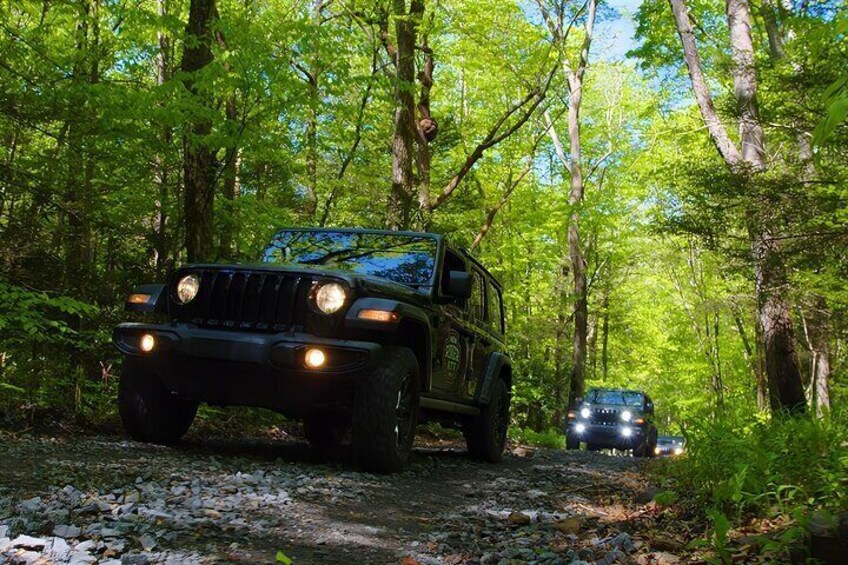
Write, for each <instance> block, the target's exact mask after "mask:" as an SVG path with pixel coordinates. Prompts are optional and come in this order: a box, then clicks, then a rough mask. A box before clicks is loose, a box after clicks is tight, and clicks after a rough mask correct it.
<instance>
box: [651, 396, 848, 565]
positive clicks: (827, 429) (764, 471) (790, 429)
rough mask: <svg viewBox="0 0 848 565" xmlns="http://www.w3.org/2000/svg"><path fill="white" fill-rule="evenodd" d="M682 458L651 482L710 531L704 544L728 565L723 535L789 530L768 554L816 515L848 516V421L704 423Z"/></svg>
mask: <svg viewBox="0 0 848 565" xmlns="http://www.w3.org/2000/svg"><path fill="white" fill-rule="evenodd" d="M684 435H685V436H686V439H687V444H686V450H687V454H686V456H684V457H681V458H677V459H673V460H662V461H657V462H656V464H655V465H654V466H653V472H654V473H655V475H656V478H657V479H659V480H660V481H661V482H663V483H664V484H665V485H671V486H672V488H674V489H676V490H677V491H679V492H680V493H681V494H683V495H685V496H683V497H681V498H682V499H684V500H687V501H688V503H689V504H690V505H691V507H692V508H694V509H696V510H697V511H699V512H702V513H703V517H704V518H705V520H706V522H708V523H709V524H711V527H710V529H709V531H708V532H707V536H706V539H705V540H704V541H703V543H704V544H705V545H707V546H709V547H710V548H711V549H712V550H713V553H714V555H715V556H716V560H717V561H718V562H722V561H726V560H727V558H728V555H729V553H728V552H727V549H726V544H727V531H728V529H729V528H731V527H733V526H738V525H741V524H743V523H746V522H750V521H751V519H757V518H763V519H769V520H774V521H779V522H781V523H784V524H787V527H786V528H784V530H783V532H782V534H781V535H779V536H777V538H773V539H772V543H771V544H770V546H769V548H770V549H772V550H775V549H780V547H779V546H780V545H781V543H784V544H786V545H788V544H791V543H794V542H795V541H796V540H798V539H799V538H800V537H801V535H802V533H803V529H804V525H805V522H806V521H807V520H808V519H809V518H810V516H811V515H812V514H813V512H818V513H825V514H833V515H835V514H837V513H841V512H845V511H846V510H848V414H846V413H844V412H837V413H832V414H828V415H826V416H825V417H824V418H823V419H818V418H816V417H814V416H811V415H803V416H795V417H789V416H779V417H773V418H768V417H765V416H749V417H741V416H738V417H729V416H722V417H717V418H715V419H713V420H703V421H701V422H699V423H697V424H694V425H692V426H691V427H690V428H689V429H688V430H686V432H685V434H684Z"/></svg>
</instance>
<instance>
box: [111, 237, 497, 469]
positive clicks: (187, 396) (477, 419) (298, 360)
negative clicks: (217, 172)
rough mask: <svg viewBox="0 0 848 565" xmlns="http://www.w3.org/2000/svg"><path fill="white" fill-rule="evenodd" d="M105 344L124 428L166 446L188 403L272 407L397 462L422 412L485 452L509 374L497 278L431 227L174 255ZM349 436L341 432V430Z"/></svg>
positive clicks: (133, 298) (488, 454) (332, 441)
mask: <svg viewBox="0 0 848 565" xmlns="http://www.w3.org/2000/svg"><path fill="white" fill-rule="evenodd" d="M126 307H127V309H128V310H130V311H135V312H149V313H155V314H157V315H158V316H159V318H160V319H159V323H125V324H121V325H119V326H118V327H117V328H115V331H114V335H113V339H114V342H115V344H116V345H117V347H118V349H119V350H120V351H121V353H123V354H124V355H125V356H126V358H125V361H124V366H123V371H122V375H121V386H120V393H119V398H118V401H119V408H120V414H121V419H122V421H123V424H124V428H125V429H126V431H127V433H128V434H129V436H130V437H132V438H134V439H138V440H141V441H148V442H156V443H167V442H172V441H175V440H177V439H179V438H180V437H181V436H182V435H183V434H185V432H186V431H187V430H188V428H189V426H190V425H191V423H192V420H193V419H194V416H195V413H196V411H197V407H198V404H199V403H200V402H207V403H209V404H214V405H220V406H223V405H244V406H256V407H264V408H270V409H273V410H276V411H278V412H280V413H282V414H284V415H286V416H288V417H293V418H300V419H302V420H303V422H304V427H305V432H306V436H307V438H308V439H309V441H310V442H311V443H312V444H314V445H317V446H324V447H329V446H333V445H336V444H339V443H341V442H342V441H343V440H345V439H346V438H348V437H349V440H350V442H351V443H352V447H353V453H354V457H355V459H356V460H357V462H358V463H359V464H360V465H361V466H362V467H364V468H365V469H368V470H374V471H379V472H391V471H395V470H398V469H399V468H401V466H402V465H403V464H404V462H405V461H406V460H407V458H408V456H409V454H410V451H411V450H412V443H413V440H414V436H415V427H416V425H417V424H418V422H419V421H420V420H422V419H427V420H437V421H439V422H441V423H443V424H446V425H449V426H457V427H461V429H462V430H463V432H464V435H465V438H466V442H467V445H468V451H469V452H470V453H471V455H473V456H474V457H476V458H479V459H482V460H485V461H491V462H497V461H500V459H501V456H502V452H503V449H504V444H505V442H506V431H507V426H508V423H509V403H510V390H511V386H512V368H511V364H510V360H509V357H508V356H507V355H506V353H505V349H504V344H503V333H504V314H503V302H502V290H501V287H500V285H499V284H498V282H497V281H496V280H495V279H494V278H493V277H492V276H491V275H490V274H489V273H488V272H487V271H486V269H484V268H483V266H482V265H481V264H480V263H478V262H477V261H476V260H475V259H474V258H472V257H471V256H469V255H468V254H467V253H465V252H462V251H458V250H455V249H453V248H451V247H449V246H448V245H447V244H446V242H445V240H444V239H443V238H442V237H441V236H439V235H435V234H429V233H411V232H390V231H378V230H363V229H285V230H283V231H280V232H279V233H278V234H277V235H276V236H275V237H274V239H273V241H272V242H271V244H270V245H269V246H268V247H267V248H266V249H265V252H264V253H263V255H262V260H261V263H258V264H255V265H212V264H209V265H206V264H204V265H188V266H186V267H183V268H180V269H177V270H176V271H175V272H174V273H172V274H171V276H170V277H169V279H168V282H167V284H164V285H145V286H141V287H138V288H136V289H135V290H134V291H133V293H132V294H131V295H130V296H129V298H128V300H127V304H126ZM348 432H350V433H349V434H348Z"/></svg>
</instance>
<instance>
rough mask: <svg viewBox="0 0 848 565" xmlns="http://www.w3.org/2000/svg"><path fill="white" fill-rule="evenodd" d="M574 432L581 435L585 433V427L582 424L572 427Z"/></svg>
mask: <svg viewBox="0 0 848 565" xmlns="http://www.w3.org/2000/svg"><path fill="white" fill-rule="evenodd" d="M574 431H575V432H577V433H578V434H582V433H583V432H585V431H586V426H585V425H583V424H577V425H576V426H574Z"/></svg>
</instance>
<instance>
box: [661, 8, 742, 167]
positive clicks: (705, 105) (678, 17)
mask: <svg viewBox="0 0 848 565" xmlns="http://www.w3.org/2000/svg"><path fill="white" fill-rule="evenodd" d="M669 3H670V4H671V11H672V12H673V13H674V21H675V23H676V24H677V34H678V35H679V36H680V42H681V44H682V45H683V57H684V59H685V60H686V66H687V68H688V69H689V78H690V79H691V81H692V90H693V91H694V93H695V99H696V100H697V102H698V108H699V109H700V110H701V117H703V119H704V123H705V124H706V126H707V130H708V131H709V132H710V137H711V138H712V140H713V143H714V144H715V146H716V149H718V152H719V154H721V156H722V158H723V159H724V160H725V162H726V163H727V165H728V167H729V168H730V169H731V170H736V169H737V168H738V167H739V165H740V164H741V162H742V154H741V153H740V151H739V149H738V148H737V147H736V145H734V143H733V141H732V140H731V139H730V136H728V135H727V130H726V129H725V127H724V124H722V123H721V120H720V119H719V117H718V114H716V110H715V106H714V105H713V100H712V97H711V96H710V89H709V87H708V86H707V81H706V79H705V78H704V71H703V68H702V67H701V57H700V56H699V55H698V47H697V45H696V44H695V34H694V33H693V31H692V23H691V21H690V20H689V14H688V12H687V9H686V5H685V4H684V0H669Z"/></svg>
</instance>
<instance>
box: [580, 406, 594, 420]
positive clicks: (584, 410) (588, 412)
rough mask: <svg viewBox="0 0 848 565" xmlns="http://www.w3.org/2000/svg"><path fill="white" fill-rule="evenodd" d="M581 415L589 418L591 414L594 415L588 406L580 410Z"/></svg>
mask: <svg viewBox="0 0 848 565" xmlns="http://www.w3.org/2000/svg"><path fill="white" fill-rule="evenodd" d="M580 415H581V416H582V417H584V418H588V417H589V416H591V415H592V411H591V410H589V409H588V408H584V409H583V410H581V411H580Z"/></svg>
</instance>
